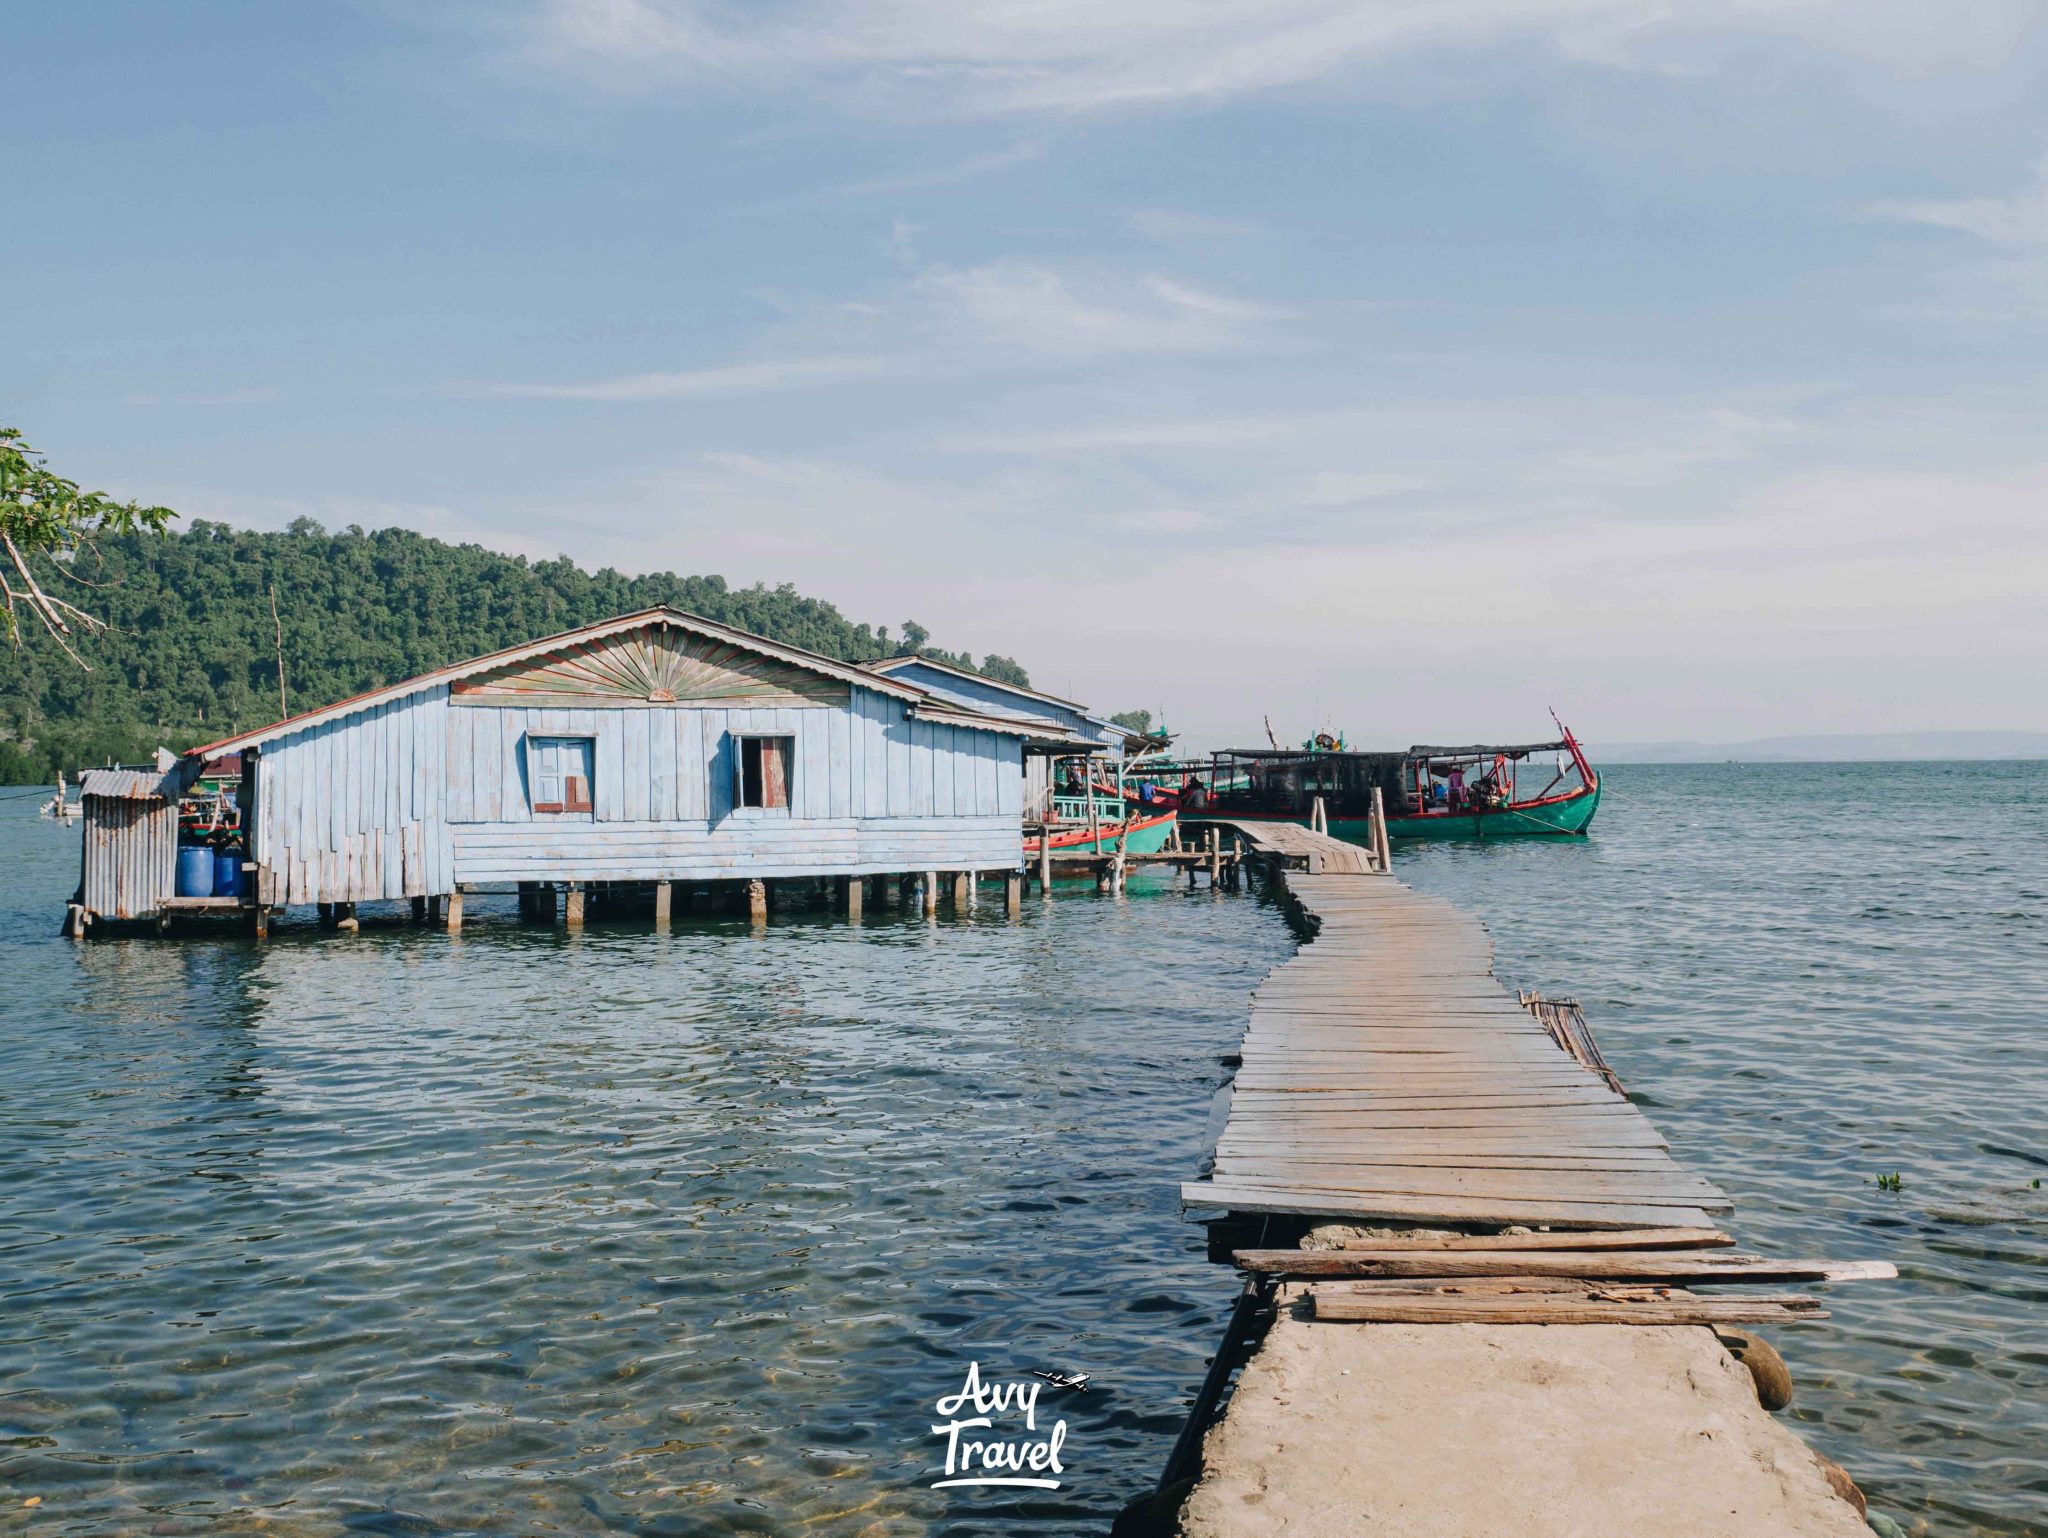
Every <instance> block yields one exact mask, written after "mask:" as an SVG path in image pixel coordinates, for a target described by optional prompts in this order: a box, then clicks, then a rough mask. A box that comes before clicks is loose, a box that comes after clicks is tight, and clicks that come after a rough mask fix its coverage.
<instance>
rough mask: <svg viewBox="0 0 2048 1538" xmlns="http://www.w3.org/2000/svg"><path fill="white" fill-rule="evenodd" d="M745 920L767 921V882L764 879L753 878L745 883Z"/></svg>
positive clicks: (761, 922)
mask: <svg viewBox="0 0 2048 1538" xmlns="http://www.w3.org/2000/svg"><path fill="white" fill-rule="evenodd" d="M747 922H749V923H751V924H765V923H767V922H768V883H767V882H765V881H760V880H755V881H749V882H748V883H747Z"/></svg>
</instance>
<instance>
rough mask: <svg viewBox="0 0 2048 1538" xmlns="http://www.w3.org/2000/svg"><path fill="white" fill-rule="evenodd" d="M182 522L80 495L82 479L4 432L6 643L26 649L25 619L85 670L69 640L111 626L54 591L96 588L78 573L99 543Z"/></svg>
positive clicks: (0, 535) (0, 572)
mask: <svg viewBox="0 0 2048 1538" xmlns="http://www.w3.org/2000/svg"><path fill="white" fill-rule="evenodd" d="M177 516H178V515H177V514H176V513H174V512H172V511H171V510H170V509H169V508H167V507H143V506H141V505H140V504H138V503H134V502H116V501H115V500H114V499H113V498H112V497H109V496H107V495H106V494H105V493H103V492H98V491H81V490H80V489H79V487H78V483H77V482H76V481H67V480H66V479H64V477H63V476H61V475H58V474H57V473H56V472H55V471H53V470H51V469H50V467H49V466H48V464H46V463H45V462H44V460H43V456H42V455H40V454H38V453H37V452H36V451H35V450H34V449H32V448H30V447H29V446H28V444H27V442H26V441H25V440H24V439H23V438H22V435H21V430H20V429H19V428H15V427H0V557H4V559H5V564H4V566H0V609H4V611H5V615H6V632H7V639H8V641H9V642H10V643H12V644H13V645H14V646H17V647H19V646H21V645H22V644H24V640H25V637H24V635H23V630H24V626H23V623H22V621H23V618H24V615H26V616H27V617H28V618H30V619H32V620H34V621H35V623H36V624H37V625H40V626H41V627H42V630H43V631H45V632H47V633H48V638H49V640H50V641H51V642H53V643H54V644H55V645H56V646H57V648H58V649H59V650H60V651H62V652H63V653H64V654H65V655H66V656H67V657H69V658H70V659H71V660H72V661H73V662H74V663H76V664H78V665H80V666H84V665H85V662H84V659H83V658H82V657H80V656H79V655H78V653H77V651H76V650H75V649H74V648H73V647H72V645H71V638H72V637H73V636H74V635H76V634H77V633H78V632H79V631H84V632H85V633H86V634H93V633H96V632H99V631H103V630H105V629H106V622H105V621H104V620H103V619H102V618H101V617H100V616H99V615H97V614H95V613H92V612H90V611H88V610H85V609H81V608H80V607H78V605H76V604H74V603H72V602H71V601H70V600H68V599H66V598H63V597H60V596H58V593H57V592H54V591H52V589H61V588H63V587H64V586H65V585H66V584H76V585H81V586H85V587H89V586H90V585H91V579H90V577H89V576H88V575H84V574H82V573H81V572H80V571H79V570H77V568H78V567H79V566H80V564H81V558H82V557H92V556H93V555H95V554H96V550H97V542H98V541H99V540H100V539H102V538H105V537H108V536H112V535H123V534H128V535H133V534H161V533H162V532H163V531H164V530H165V529H166V528H168V527H169V526H170V522H171V520H172V519H173V518H175V517H177ZM85 564H86V565H87V566H90V564H91V562H90V561H89V560H88V561H86V562H85ZM27 628H29V629H31V630H33V628H34V627H33V626H30V627H27Z"/></svg>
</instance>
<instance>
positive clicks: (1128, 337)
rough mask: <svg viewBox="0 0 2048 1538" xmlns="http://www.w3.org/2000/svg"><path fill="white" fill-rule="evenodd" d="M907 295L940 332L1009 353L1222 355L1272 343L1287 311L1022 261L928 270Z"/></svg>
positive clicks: (1158, 282)
mask: <svg viewBox="0 0 2048 1538" xmlns="http://www.w3.org/2000/svg"><path fill="white" fill-rule="evenodd" d="M911 297H912V299H913V301H914V303H915V305H916V306H917V307H918V308H919V309H921V310H922V312H923V313H922V317H921V320H922V323H923V324H924V325H926V326H928V327H930V328H932V329H934V330H935V331H936V332H937V333H939V334H940V335H942V336H946V337H948V338H951V339H954V340H965V341H971V342H972V343H973V344H974V345H977V346H990V347H996V348H1000V349H1003V350H1005V351H1009V352H1012V353H1015V354H1025V355H1038V356H1066V357H1074V356H1084V355H1085V356H1100V355H1105V354H1119V353H1122V354H1142V353H1225V352H1238V351H1246V350H1252V349H1258V348H1269V347H1273V346H1277V345H1280V344H1281V341H1282V338H1281V336H1280V333H1279V332H1278V331H1276V330H1275V328H1274V327H1273V325H1272V323H1273V322H1275V321H1282V320H1286V319H1289V318H1291V316H1292V314H1293V312H1291V311H1288V310H1284V309H1280V308H1278V307H1275V306H1270V305H1264V304H1259V303H1256V302H1254V301H1251V300H1245V299H1239V298H1236V297H1234V296H1231V295H1225V294H1215V293H1210V292H1207V291H1205V290H1202V289H1198V288H1195V287H1192V286H1191V285H1189V284H1186V283H1182V282H1179V281H1177V280H1175V279H1172V278H1166V277H1161V276H1159V275H1157V274H1146V275H1144V276H1142V277H1140V278H1137V279H1135V280H1134V279H1132V278H1130V277H1128V276H1125V275H1121V274H1115V273H1103V272H1094V273H1087V274H1083V275H1079V276H1070V275H1069V274H1067V273H1063V272H1060V271H1058V270H1056V269H1054V268H1052V267H1048V266H1045V265H1043V264H1041V263H1036V262H1030V261H1022V260H1016V261H1001V262H991V263H986V264H983V265H981V266H977V267H964V268H955V267H943V266H936V267H931V268H927V269H926V270H925V271H924V272H922V273H921V274H919V276H918V278H917V280H916V283H915V284H914V287H913V293H912V296H911Z"/></svg>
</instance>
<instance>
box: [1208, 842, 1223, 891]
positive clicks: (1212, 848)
mask: <svg viewBox="0 0 2048 1538" xmlns="http://www.w3.org/2000/svg"><path fill="white" fill-rule="evenodd" d="M1222 880H1223V830H1222V829H1221V828H1211V829H1210V830H1209V885H1211V886H1216V885H1218V884H1219V883H1221V881H1222Z"/></svg>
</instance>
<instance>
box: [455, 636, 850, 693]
mask: <svg viewBox="0 0 2048 1538" xmlns="http://www.w3.org/2000/svg"><path fill="white" fill-rule="evenodd" d="M848 699H849V689H848V685H847V684H846V683H844V682H842V681H840V680H838V679H834V678H831V677H828V676H826V675H825V674H823V673H820V672H817V671H814V670H813V669H810V668H806V667H802V666H800V665H798V664H795V663H791V662H786V661H784V660H782V659H781V658H778V657H773V656H769V655H767V654H765V653H763V652H759V651H755V650H753V649H752V648H750V647H747V646H744V645H742V644H740V643H738V642H736V641H731V640H726V639H723V638H721V637H715V636H709V635H700V634H697V633H695V632H693V631H690V630H686V629H684V628H682V627H681V626H679V625H676V624H674V623H671V622H666V621H660V620H655V621H650V622H649V623H647V624H645V625H641V626H637V627H635V628H634V629H632V630H627V631H621V632H618V633H616V634H612V635H606V636H597V637H592V638H589V639H585V640H571V641H565V642H564V643H563V644H562V645H560V646H558V647H556V648H554V649H552V650H550V651H547V652H544V653H541V654H539V655H535V656H529V657H523V658H521V659H519V660H518V661H515V662H509V663H506V664H505V665H504V666H502V667H498V668H493V669H491V670H490V671H488V672H483V673H478V674H475V675H474V676H472V677H469V678H464V679H460V680H458V681H457V682H456V683H455V684H454V686H453V691H452V696H451V703H453V704H456V705H470V706H478V705H496V706H504V705H535V706H561V707H571V708H586V709H587V708H590V707H599V708H602V707H605V706H627V705H650V704H652V705H677V706H693V705H694V706H718V707H727V706H752V705H773V706H804V705H845V704H846V703H847V702H848Z"/></svg>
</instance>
